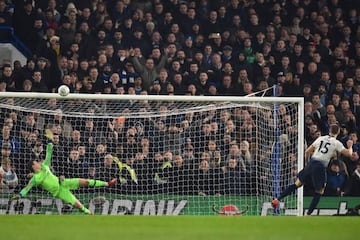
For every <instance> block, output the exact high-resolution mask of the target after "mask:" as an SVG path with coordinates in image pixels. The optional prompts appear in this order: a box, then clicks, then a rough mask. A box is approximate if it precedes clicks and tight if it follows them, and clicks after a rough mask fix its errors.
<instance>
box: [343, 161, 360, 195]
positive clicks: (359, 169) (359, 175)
mask: <svg viewBox="0 0 360 240" xmlns="http://www.w3.org/2000/svg"><path fill="white" fill-rule="evenodd" d="M345 195H346V196H360V162H359V161H358V162H357V165H356V169H355V171H354V172H353V173H352V174H351V176H350V179H349V184H348V185H347V189H346V191H345Z"/></svg>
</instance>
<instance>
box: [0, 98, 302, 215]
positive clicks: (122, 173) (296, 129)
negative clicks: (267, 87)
mask: <svg viewBox="0 0 360 240" xmlns="http://www.w3.org/2000/svg"><path fill="white" fill-rule="evenodd" d="M303 105H304V104H303V99H302V98H287V97H281V98H276V97H220V96H219V97H207V96H150V95H111V94H93V95H87V94H69V95H67V96H66V97H62V96H60V95H58V94H47V93H6V92H5V93H1V94H0V111H1V119H0V123H1V127H2V135H1V146H2V148H1V154H2V159H7V160H6V163H7V164H8V165H7V166H10V169H9V170H8V174H3V177H2V183H1V185H0V214H36V213H40V214H79V213H80V212H78V211H77V210H76V209H72V207H71V206H68V205H67V204H64V203H62V202H61V201H60V200H58V199H54V198H52V197H51V196H50V195H49V194H48V193H46V192H44V191H42V190H41V189H40V188H39V189H36V188H34V189H32V190H31V191H30V192H29V194H28V195H27V196H26V197H25V198H21V199H20V200H18V201H11V200H10V197H11V196H12V195H13V194H14V193H17V192H18V191H19V190H21V189H22V188H23V187H24V186H25V185H26V183H27V182H28V181H29V178H30V177H31V174H30V172H29V170H28V166H27V163H28V161H29V160H38V161H42V160H43V159H44V158H45V149H46V141H47V140H46V138H45V137H44V134H45V130H47V129H49V130H50V131H51V132H52V133H53V134H54V139H53V143H54V152H53V156H52V160H51V170H52V172H53V173H54V174H55V175H56V176H58V177H60V176H61V178H63V177H64V178H88V179H100V180H104V181H108V180H110V179H112V178H117V179H118V182H117V183H116V184H115V186H113V187H111V188H81V189H78V190H74V195H75V196H76V197H77V198H79V200H81V201H82V202H83V203H84V205H85V206H87V207H89V209H90V210H91V211H93V212H94V213H95V214H104V215H105V214H113V215H116V214H118V215H124V214H133V215H214V214H223V215H240V214H243V215H270V214H272V208H271V204H270V202H271V200H272V198H273V197H274V196H276V195H278V194H279V192H280V191H281V190H282V189H283V188H284V187H285V186H287V185H288V184H290V183H292V182H293V181H294V179H295V178H296V174H297V173H298V171H299V169H301V168H302V167H303V152H304V129H303V128H304V122H303V121H304V116H303V115H304V109H303V108H304V107H303ZM10 175H11V177H10ZM14 175H15V177H16V181H14V179H15V177H14ZM60 181H61V180H60ZM302 199H303V195H302V190H301V188H300V189H299V190H298V191H297V192H296V193H295V194H294V195H292V196H290V197H288V198H286V200H285V201H284V202H282V203H281V206H280V209H281V213H282V214H286V215H302V213H303V203H302Z"/></svg>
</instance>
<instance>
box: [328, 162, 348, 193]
mask: <svg viewBox="0 0 360 240" xmlns="http://www.w3.org/2000/svg"><path fill="white" fill-rule="evenodd" d="M329 165H330V166H329V168H328V182H327V185H326V188H325V192H324V195H325V196H343V195H344V193H345V187H346V184H347V181H348V174H347V171H346V168H345V164H344V163H343V162H342V161H339V160H333V161H332V162H331V163H330V164H329ZM344 168H345V169H344Z"/></svg>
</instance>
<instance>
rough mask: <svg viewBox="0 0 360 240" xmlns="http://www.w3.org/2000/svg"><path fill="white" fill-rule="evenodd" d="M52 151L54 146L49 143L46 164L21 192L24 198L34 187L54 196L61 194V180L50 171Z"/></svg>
mask: <svg viewBox="0 0 360 240" xmlns="http://www.w3.org/2000/svg"><path fill="white" fill-rule="evenodd" d="M52 151H53V144H52V143H48V144H47V145H46V157H45V160H44V162H43V163H42V164H41V170H40V172H38V173H34V175H33V176H32V178H31V179H30V181H29V184H28V185H27V186H26V187H25V188H23V189H22V190H21V191H20V195H21V196H22V197H24V196H25V195H26V194H27V193H28V192H29V191H30V190H31V188H32V187H34V186H40V187H41V188H42V189H44V190H46V191H48V192H49V193H51V194H52V195H53V196H56V195H57V193H58V192H59V188H60V184H59V178H58V177H57V176H55V175H54V174H53V173H52V172H51V170H50V162H51V157H52Z"/></svg>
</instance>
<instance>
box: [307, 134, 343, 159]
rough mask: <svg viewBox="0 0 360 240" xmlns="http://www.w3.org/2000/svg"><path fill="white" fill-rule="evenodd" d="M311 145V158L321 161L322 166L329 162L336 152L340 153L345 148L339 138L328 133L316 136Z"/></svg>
mask: <svg viewBox="0 0 360 240" xmlns="http://www.w3.org/2000/svg"><path fill="white" fill-rule="evenodd" d="M311 145H312V146H314V147H315V151H314V153H313V154H312V156H311V158H312V159H314V160H318V161H320V162H322V163H323V164H324V166H327V165H328V164H329V161H330V160H331V158H332V157H333V156H335V155H336V153H340V152H341V151H342V150H343V149H345V147H344V145H343V144H342V143H341V142H340V141H339V140H337V139H336V138H335V137H331V136H329V135H325V136H321V137H318V138H317V139H316V140H315V141H314V142H313V144H311Z"/></svg>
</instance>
